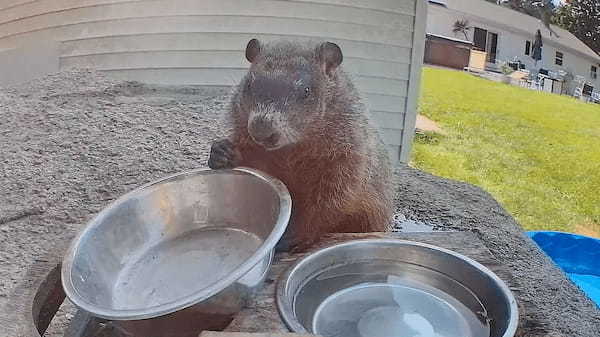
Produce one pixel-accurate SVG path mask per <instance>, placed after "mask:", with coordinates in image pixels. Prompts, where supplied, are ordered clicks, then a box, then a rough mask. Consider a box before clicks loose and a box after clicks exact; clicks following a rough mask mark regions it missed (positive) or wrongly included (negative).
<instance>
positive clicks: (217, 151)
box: [208, 139, 238, 170]
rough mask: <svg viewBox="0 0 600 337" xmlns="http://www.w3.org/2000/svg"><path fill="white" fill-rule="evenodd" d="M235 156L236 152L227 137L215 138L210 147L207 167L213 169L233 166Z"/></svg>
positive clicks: (236, 156) (234, 164) (235, 159)
mask: <svg viewBox="0 0 600 337" xmlns="http://www.w3.org/2000/svg"><path fill="white" fill-rule="evenodd" d="M237 158H238V155H237V152H236V150H235V148H234V146H233V143H232V142H231V141H230V140H229V139H221V140H217V141H215V142H214V143H213V144H212V146H211V147H210V157H209V158H208V167H210V168H211V169H213V170H218V169H229V168H234V167H235V166H236V165H237V163H236V162H237Z"/></svg>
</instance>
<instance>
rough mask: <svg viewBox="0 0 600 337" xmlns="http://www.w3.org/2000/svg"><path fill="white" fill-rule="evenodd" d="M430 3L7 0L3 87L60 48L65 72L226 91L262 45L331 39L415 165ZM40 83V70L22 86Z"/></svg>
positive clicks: (1, 23) (394, 144) (1, 34)
mask: <svg viewBox="0 0 600 337" xmlns="http://www.w3.org/2000/svg"><path fill="white" fill-rule="evenodd" d="M425 2H426V0H243V1H240V0H203V1H198V0H33V1H32V0H4V1H2V0H0V51H1V50H5V49H6V50H11V53H10V54H8V53H2V52H0V85H2V84H3V80H4V84H8V83H10V82H11V81H14V80H15V76H14V74H13V75H11V76H10V77H9V76H4V77H3V76H1V72H2V71H4V72H5V74H7V73H8V69H9V68H14V67H13V66H12V65H14V64H17V63H18V62H17V61H16V58H15V55H18V54H19V51H22V52H23V51H25V50H31V48H35V46H36V45H38V44H39V42H40V41H54V43H56V44H57V46H58V50H59V51H60V52H59V60H58V64H59V68H60V69H69V68H73V67H92V68H96V69H99V70H102V71H105V72H107V73H109V74H112V75H113V76H115V77H118V78H122V79H128V80H139V81H144V82H147V83H157V84H183V85H200V86H219V87H220V86H230V85H233V84H235V83H237V82H238V81H239V79H240V78H241V77H242V75H243V74H244V72H245V70H246V69H247V67H248V64H247V62H246V61H245V58H244V53H243V52H244V48H245V46H246V43H247V42H248V41H249V40H250V39H251V38H253V37H257V38H259V39H262V40H271V39H275V38H296V39H300V40H302V39H327V40H329V41H332V42H335V43H338V44H339V45H340V47H341V48H342V50H343V52H344V56H345V57H344V66H345V69H346V70H347V71H348V72H349V73H350V74H351V75H352V76H353V77H354V79H355V83H356V84H357V87H358V88H359V90H360V91H361V93H362V94H363V96H364V97H366V98H367V100H368V102H369V104H370V107H371V110H372V112H373V115H374V120H375V122H376V123H377V124H378V125H379V126H380V129H381V133H382V136H383V139H384V142H385V143H386V144H387V146H388V150H389V153H390V155H391V157H392V159H393V160H394V161H397V160H398V159H399V158H400V156H402V160H403V161H406V160H407V159H408V153H409V149H410V142H411V141H412V134H413V133H414V132H413V131H414V120H415V118H416V99H417V96H418V87H419V80H420V67H421V62H422V61H421V58H422V52H423V51H422V49H423V43H422V40H424V29H425V28H424V26H425V24H424V20H425V11H426V8H427V7H426V4H425ZM416 16H417V17H419V18H420V19H419V20H416V25H415V17H416ZM415 31H416V34H417V35H418V36H417V38H416V39H415V38H414V37H413V34H415ZM32 46H33V47H32ZM49 64H53V62H50V63H49ZM3 68H4V69H5V70H2V69H3ZM47 70H48V72H51V71H55V69H54V67H49V68H48V69H47ZM41 74H43V71H42V70H39V69H36V71H35V72H30V73H26V72H23V73H22V76H20V77H19V76H17V78H18V80H28V79H31V78H35V77H37V76H39V75H41ZM7 82H8V83H7ZM415 88H417V89H415ZM409 92H410V95H409ZM404 130H406V132H404Z"/></svg>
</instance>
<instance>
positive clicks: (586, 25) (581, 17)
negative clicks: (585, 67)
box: [554, 0, 600, 53]
mask: <svg viewBox="0 0 600 337" xmlns="http://www.w3.org/2000/svg"><path fill="white" fill-rule="evenodd" d="M554 23H555V24H556V25H558V26H561V27H562V28H564V29H566V30H568V31H569V32H571V33H573V35H575V36H576V37H577V38H578V39H580V40H581V41H583V43H585V44H587V45H588V46H589V47H590V48H592V50H594V51H595V52H596V53H600V1H598V0H571V1H567V3H566V4H565V5H563V6H560V7H559V8H558V10H557V11H556V14H555V16H554Z"/></svg>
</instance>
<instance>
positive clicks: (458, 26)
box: [452, 19, 471, 40]
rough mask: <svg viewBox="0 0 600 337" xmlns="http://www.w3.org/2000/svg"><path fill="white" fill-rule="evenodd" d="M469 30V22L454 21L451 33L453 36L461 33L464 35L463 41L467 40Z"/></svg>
mask: <svg viewBox="0 0 600 337" xmlns="http://www.w3.org/2000/svg"><path fill="white" fill-rule="evenodd" d="M469 30H471V26H470V25H469V20H466V19H465V20H456V22H454V26H453V27H452V32H454V34H458V33H463V34H464V35H465V40H469V35H468V34H467V32H468V31H469Z"/></svg>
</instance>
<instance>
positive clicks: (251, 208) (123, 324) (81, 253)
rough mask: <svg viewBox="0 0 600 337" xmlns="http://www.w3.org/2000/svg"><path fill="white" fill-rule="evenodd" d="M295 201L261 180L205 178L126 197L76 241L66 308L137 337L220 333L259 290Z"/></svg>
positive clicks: (67, 265)
mask: <svg viewBox="0 0 600 337" xmlns="http://www.w3.org/2000/svg"><path fill="white" fill-rule="evenodd" d="M290 214H291V199H290V195H289V193H288V191H287V189H286V187H285V186H284V185H283V184H282V183H281V182H280V181H278V180H277V179H275V178H272V177H269V176H267V175H265V174H263V173H261V172H258V171H256V170H252V169H247V168H237V169H234V170H210V169H198V170H193V171H189V172H183V173H180V174H175V175H172V176H169V177H166V178H163V179H160V180H158V181H155V182H152V183H149V184H147V185H144V186H142V187H140V188H138V189H136V190H134V191H132V192H130V193H127V194H125V195H124V196H122V197H121V198H119V199H118V200H116V201H115V202H113V203H112V204H111V205H109V206H108V207H107V208H105V209H104V210H102V211H101V212H100V213H99V214H98V215H97V216H96V217H95V218H94V219H92V220H91V221H90V222H89V223H88V224H87V226H86V227H85V228H84V229H83V230H82V231H81V232H80V233H79V235H78V236H77V237H76V238H75V239H74V240H73V243H72V245H71V247H70V249H69V250H68V252H67V254H66V256H65V258H64V262H63V265H62V283H63V287H64V289H65V292H66V294H67V296H68V298H69V299H70V300H71V301H72V302H73V303H74V304H75V305H76V306H77V307H79V308H81V309H83V310H85V311H87V312H89V313H91V314H92V315H94V316H97V317H100V318H104V319H107V320H112V321H114V322H115V324H116V325H117V326H119V327H120V328H121V329H122V330H124V331H126V332H128V333H131V334H133V335H139V336H145V337H150V336H175V335H176V336H188V335H190V336H193V335H195V336H197V334H198V331H199V330H201V329H220V328H222V326H223V325H226V324H227V323H228V322H229V321H228V320H230V319H231V317H232V315H234V314H235V313H237V312H238V311H239V310H240V309H241V307H242V306H243V303H244V301H245V300H246V299H247V297H248V296H250V295H251V294H252V292H253V291H254V290H255V289H256V288H258V287H259V286H260V285H261V284H262V282H263V280H264V278H265V276H266V272H267V270H268V269H269V267H270V264H271V260H272V256H273V249H274V247H275V244H276V243H277V242H278V241H279V239H280V238H281V236H282V235H283V233H284V232H285V229H286V227H287V224H288V221H289V218H290Z"/></svg>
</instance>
